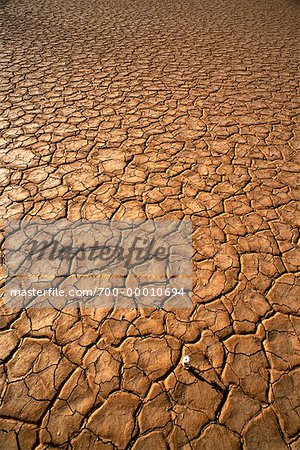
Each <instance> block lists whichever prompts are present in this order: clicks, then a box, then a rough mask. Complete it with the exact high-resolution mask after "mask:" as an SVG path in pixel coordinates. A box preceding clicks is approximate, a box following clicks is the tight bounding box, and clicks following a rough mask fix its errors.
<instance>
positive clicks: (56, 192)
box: [0, 0, 300, 450]
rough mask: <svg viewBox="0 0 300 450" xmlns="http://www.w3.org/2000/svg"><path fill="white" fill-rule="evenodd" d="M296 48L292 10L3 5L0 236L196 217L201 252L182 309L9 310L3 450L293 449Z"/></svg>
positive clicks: (210, 2)
mask: <svg viewBox="0 0 300 450" xmlns="http://www.w3.org/2000/svg"><path fill="white" fill-rule="evenodd" d="M299 30H300V3H299V1H297V0H294V1H292V0H274V1H271V0H265V1H255V0H241V1H237V0H233V1H229V0H224V1H220V0H198V1H196V0H178V1H175V0H165V1H163V0H160V1H159V0H149V1H146V0H140V1H138V0H126V1H125V0H124V1H121V0H115V1H112V0H103V1H100V0H98V1H95V0H90V1H87V0H81V1H80V0H74V1H71V0H66V1H63V0H53V1H49V0H46V1H38V0H32V1H29V0H20V1H17V0H8V1H5V0H4V1H3V0H2V1H1V2H0V39H1V60H0V65H1V87H0V113H1V138H0V151H1V169H0V183H1V220H2V219H9V220H11V219H22V218H24V219H25V220H27V219H29V218H32V217H39V218H43V219H58V218H64V217H68V218H69V219H71V220H76V219H79V218H86V219H97V220H102V219H113V220H122V219H137V218H139V219H142V218H151V219H153V218H154V219H157V220H158V219H160V220H163V219H174V218H179V219H181V218H182V219H191V220H192V221H193V225H194V235H193V242H194V251H195V255H194V270H195V288H194V297H193V300H194V308H193V310H190V311H185V310H174V311H163V310H150V311H149V310H147V311H146V310H135V309H132V310H131V309H128V310H125V311H124V310H123V311H120V310H118V309H116V310H113V311H106V310H101V309H99V310H93V311H91V310H84V308H81V309H78V310H70V311H56V310H54V309H49V310H47V311H45V310H43V309H39V310H38V309H28V310H25V311H17V312H16V311H13V310H9V309H8V308H5V307H2V309H1V319H0V326H1V332H0V361H1V366H0V390H1V391H0V392H1V401H0V448H1V449H2V450H15V449H16V450H17V449H18V450H30V449H36V450H41V449H56V448H57V449H64V450H67V449H72V450H79V449H82V450H85V449H92V450H100V449H101V450H102V449H103V450H106V449H107V450H113V449H134V450H142V449H143V450H146V449H147V450H164V449H174V450H175V449H184V450H187V449H201V450H202V449H205V450H237V449H247V450H284V449H293V450H296V449H299V448H300V440H299V428H300V417H299V415H300V389H299V382H300V345H299V332H300V323H299V298H300V294H299V292H300V291H299V289H300V288H299V276H298V275H299V264H300V257H299V220H300V214H299V150H300V134H299V131H300V122H299V113H300V101H299V97H297V95H299V48H300V43H299ZM184 355H189V356H190V368H186V367H184V366H183V365H182V357H183V356H184Z"/></svg>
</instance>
